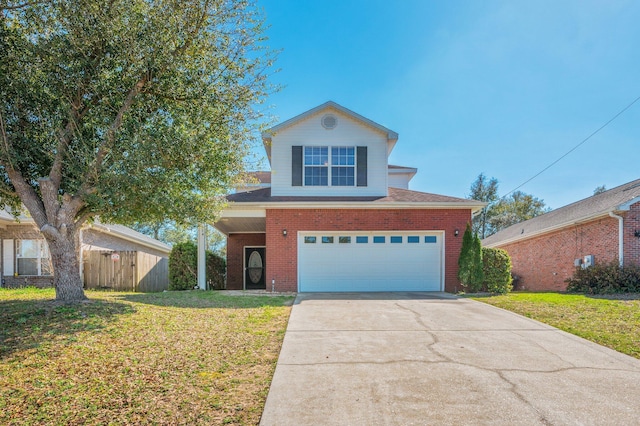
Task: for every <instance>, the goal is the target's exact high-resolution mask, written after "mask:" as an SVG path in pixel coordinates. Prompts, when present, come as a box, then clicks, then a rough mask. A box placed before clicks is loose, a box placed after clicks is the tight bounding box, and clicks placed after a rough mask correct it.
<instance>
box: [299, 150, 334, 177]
mask: <svg viewBox="0 0 640 426" xmlns="http://www.w3.org/2000/svg"><path fill="white" fill-rule="evenodd" d="M304 184H305V185H306V186H327V185H328V184H329V148H327V147H326V146H305V147H304Z"/></svg>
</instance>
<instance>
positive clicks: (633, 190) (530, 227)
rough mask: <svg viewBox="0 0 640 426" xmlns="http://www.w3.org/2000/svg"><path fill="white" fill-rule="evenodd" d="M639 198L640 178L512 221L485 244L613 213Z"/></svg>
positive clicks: (527, 235) (486, 240)
mask: <svg viewBox="0 0 640 426" xmlns="http://www.w3.org/2000/svg"><path fill="white" fill-rule="evenodd" d="M637 202H640V179H637V180H634V181H632V182H629V183H626V184H624V185H620V186H618V187H615V188H613V189H610V190H608V191H605V192H602V193H600V194H597V195H593V196H591V197H588V198H585V199H583V200H580V201H576V202H575V203H572V204H569V205H567V206H564V207H560V208H558V209H556V210H552V211H550V212H549V213H545V214H543V215H540V216H536V217H534V218H533V219H529V220H526V221H524V222H520V223H517V224H515V225H512V226H510V227H508V228H506V229H504V230H502V231H500V232H497V233H495V234H493V235H491V236H489V237H487V238H485V239H484V240H482V244H483V245H484V246H486V247H495V246H497V245H500V244H506V243H511V242H515V241H519V240H524V239H528V238H532V237H534V236H537V235H540V234H544V233H547V232H552V231H555V230H558V229H561V228H564V227H566V226H570V225H574V224H577V223H581V222H586V221H590V220H593V219H597V218H598V217H602V216H608V215H609V213H613V212H620V211H625V210H629V207H630V206H631V205H632V204H635V203H637Z"/></svg>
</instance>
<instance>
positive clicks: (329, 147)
mask: <svg viewBox="0 0 640 426" xmlns="http://www.w3.org/2000/svg"><path fill="white" fill-rule="evenodd" d="M307 148H327V164H326V165H320V164H306V161H305V160H306V150H307ZM333 148H351V149H353V165H345V164H336V165H334V164H333V162H332V154H331V150H332V149H333ZM357 149H358V148H357V147H356V146H355V145H304V146H303V147H302V186H308V187H335V188H352V187H356V186H357V183H358V182H357V181H358V178H357V170H358V153H357ZM307 167H326V168H327V184H326V185H307ZM333 167H340V168H351V169H353V185H332V184H331V178H332V170H331V169H332V168H333Z"/></svg>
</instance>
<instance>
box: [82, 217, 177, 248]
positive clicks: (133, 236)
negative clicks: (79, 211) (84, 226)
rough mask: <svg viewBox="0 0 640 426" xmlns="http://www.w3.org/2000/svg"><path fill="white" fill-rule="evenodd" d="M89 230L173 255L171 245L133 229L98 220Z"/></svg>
mask: <svg viewBox="0 0 640 426" xmlns="http://www.w3.org/2000/svg"><path fill="white" fill-rule="evenodd" d="M89 229H93V230H96V231H98V232H102V233H104V234H110V235H113V236H115V237H118V238H121V239H123V240H127V241H131V242H134V243H138V244H140V245H143V246H146V247H150V248H153V249H156V250H158V251H160V252H163V253H166V254H169V253H171V247H170V246H169V245H167V244H165V243H163V242H162V241H159V240H156V239H155V238H152V237H150V236H148V235H145V234H143V233H141V232H138V231H136V230H134V229H131V228H129V227H128V226H124V225H116V224H106V223H100V222H99V221H98V220H96V221H95V222H94V223H92V224H90V225H89Z"/></svg>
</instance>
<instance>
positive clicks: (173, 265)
mask: <svg viewBox="0 0 640 426" xmlns="http://www.w3.org/2000/svg"><path fill="white" fill-rule="evenodd" d="M197 284H198V246H197V245H196V244H195V243H193V242H191V241H188V242H185V243H179V244H176V245H175V246H173V249H172V250H171V254H170V255H169V290H191V289H193V288H194V287H195V286H196V285H197Z"/></svg>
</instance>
